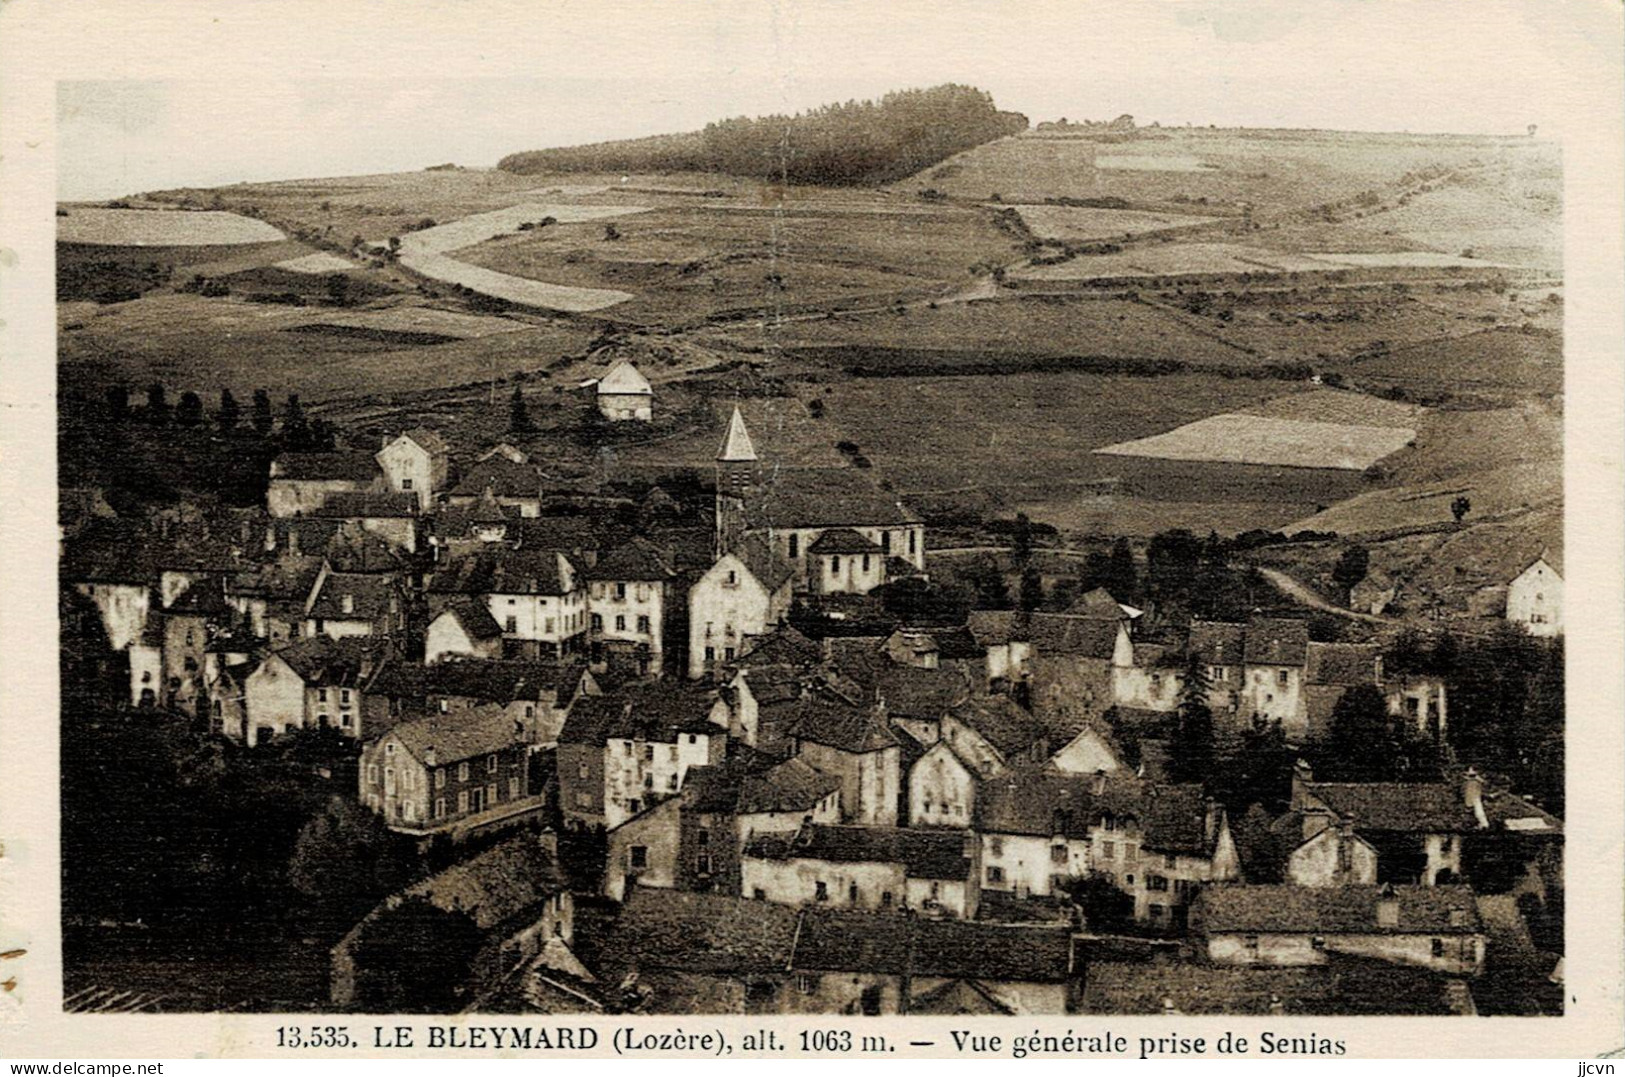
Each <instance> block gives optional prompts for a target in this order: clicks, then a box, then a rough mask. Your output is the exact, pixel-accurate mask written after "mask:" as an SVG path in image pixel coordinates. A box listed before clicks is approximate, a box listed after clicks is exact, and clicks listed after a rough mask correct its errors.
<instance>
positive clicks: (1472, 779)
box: [1461, 767, 1490, 830]
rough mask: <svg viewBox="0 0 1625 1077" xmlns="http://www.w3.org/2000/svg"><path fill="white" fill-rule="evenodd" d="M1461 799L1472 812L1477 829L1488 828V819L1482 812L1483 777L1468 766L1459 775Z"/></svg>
mask: <svg viewBox="0 0 1625 1077" xmlns="http://www.w3.org/2000/svg"><path fill="white" fill-rule="evenodd" d="M1461 799H1462V801H1463V802H1464V803H1465V804H1466V805H1467V809H1468V810H1469V811H1471V812H1472V813H1473V818H1474V819H1475V820H1476V821H1477V822H1478V829H1480V830H1488V829H1489V826H1490V820H1489V817H1488V816H1486V815H1485V814H1484V779H1483V778H1480V777H1479V776H1478V771H1476V770H1474V769H1473V768H1472V767H1468V768H1467V773H1466V774H1463V775H1462V776H1461Z"/></svg>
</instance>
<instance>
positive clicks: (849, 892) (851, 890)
mask: <svg viewBox="0 0 1625 1077" xmlns="http://www.w3.org/2000/svg"><path fill="white" fill-rule="evenodd" d="M846 903H847V904H848V905H856V904H857V903H858V884H857V883H847V884H846Z"/></svg>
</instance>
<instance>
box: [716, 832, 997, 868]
mask: <svg viewBox="0 0 1625 1077" xmlns="http://www.w3.org/2000/svg"><path fill="white" fill-rule="evenodd" d="M965 842H966V833H965V832H964V831H961V830H911V829H908V828H907V827H895V826H829V825H825V824H822V823H808V824H807V825H805V826H803V827H802V828H801V829H800V830H799V831H797V832H796V833H794V834H784V833H765V834H757V835H755V836H754V837H752V838H751V839H750V841H748V842H746V844H745V848H744V849H743V850H742V854H741V855H744V856H750V857H756V858H757V859H761V860H824V861H828V862H830V863H836V864H859V863H880V864H901V865H902V866H903V871H904V873H905V874H906V875H907V876H908V877H909V878H911V879H964V878H966V877H967V876H968V875H969V874H970V858H969V857H968V856H967V855H966V854H965Z"/></svg>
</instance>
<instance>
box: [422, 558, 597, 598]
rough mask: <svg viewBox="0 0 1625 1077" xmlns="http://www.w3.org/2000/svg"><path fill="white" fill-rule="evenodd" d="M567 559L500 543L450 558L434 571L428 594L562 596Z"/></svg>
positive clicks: (567, 564)
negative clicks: (496, 545) (493, 547)
mask: <svg viewBox="0 0 1625 1077" xmlns="http://www.w3.org/2000/svg"><path fill="white" fill-rule="evenodd" d="M568 566H569V560H568V558H566V557H565V555H564V554H562V553H559V552H558V551H556V550H536V549H518V550H516V549H513V548H511V547H508V546H500V547H497V548H495V549H485V550H476V551H474V552H472V553H468V554H464V555H463V556H461V557H457V558H453V559H452V560H451V561H450V562H448V563H447V564H445V565H443V566H442V567H441V568H440V569H439V570H438V571H436V572H435V574H434V580H433V581H432V582H431V583H430V585H429V591H430V593H431V594H456V595H484V594H521V595H562V594H564V593H565V586H564V579H565V573H566V572H567V571H568Z"/></svg>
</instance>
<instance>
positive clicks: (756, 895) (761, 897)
mask: <svg viewBox="0 0 1625 1077" xmlns="http://www.w3.org/2000/svg"><path fill="white" fill-rule="evenodd" d="M750 897H751V900H752V901H766V900H767V891H766V890H763V889H762V888H761V887H759V886H756V887H752V888H751V891H750ZM808 978H809V979H810V978H811V977H808Z"/></svg>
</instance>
